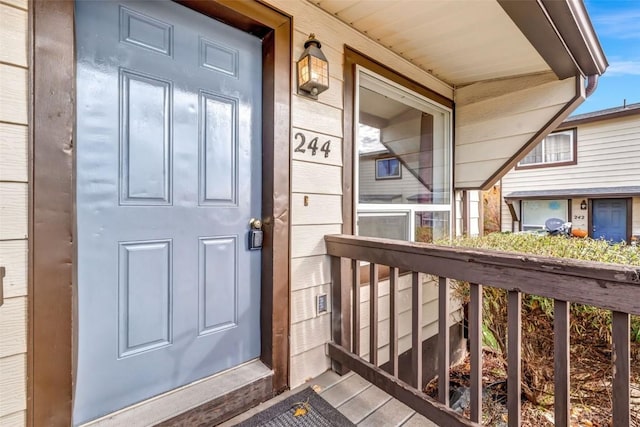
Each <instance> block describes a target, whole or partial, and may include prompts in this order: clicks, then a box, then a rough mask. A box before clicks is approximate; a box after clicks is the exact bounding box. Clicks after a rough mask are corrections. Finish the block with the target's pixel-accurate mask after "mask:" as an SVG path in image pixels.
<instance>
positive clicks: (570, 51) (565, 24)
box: [497, 0, 609, 80]
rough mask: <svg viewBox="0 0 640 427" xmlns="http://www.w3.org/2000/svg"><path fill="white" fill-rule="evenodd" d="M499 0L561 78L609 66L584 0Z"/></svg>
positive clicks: (585, 73)
mask: <svg viewBox="0 0 640 427" xmlns="http://www.w3.org/2000/svg"><path fill="white" fill-rule="evenodd" d="M497 1H498V3H499V4H500V6H501V7H502V8H503V9H504V11H505V12H506V13H507V15H509V17H510V18H511V20H512V21H513V22H514V23H515V24H516V26H517V27H518V28H519V29H520V31H521V32H522V34H524V36H525V37H526V38H527V39H528V40H529V42H530V43H531V44H532V46H533V47H534V48H535V49H536V50H537V51H538V53H539V54H540V56H542V58H543V59H544V60H545V62H546V63H547V64H549V66H550V67H551V69H552V70H553V72H554V73H555V74H556V76H557V77H558V78H559V79H560V80H563V79H566V78H568V77H574V76H577V75H582V76H584V77H587V76H591V75H602V74H603V73H604V72H605V70H606V69H607V67H608V66H609V63H608V62H607V59H606V57H605V54H604V51H603V50H602V46H601V45H600V42H599V41H598V37H597V35H596V33H595V31H594V29H593V25H592V24H591V20H590V19H589V15H588V13H587V10H586V8H585V6H584V3H583V1H582V0H528V1H518V0H497Z"/></svg>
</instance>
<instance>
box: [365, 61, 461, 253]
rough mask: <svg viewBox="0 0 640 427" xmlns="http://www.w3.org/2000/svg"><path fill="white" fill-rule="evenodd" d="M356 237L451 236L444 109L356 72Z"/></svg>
mask: <svg viewBox="0 0 640 427" xmlns="http://www.w3.org/2000/svg"><path fill="white" fill-rule="evenodd" d="M357 75H358V86H357V87H358V94H357V102H358V107H357V108H358V109H357V111H358V113H359V114H358V123H357V127H356V141H357V151H356V152H357V153H358V155H357V156H354V157H355V160H354V161H355V162H356V164H355V165H354V166H355V169H356V176H358V181H357V183H356V189H355V190H356V191H355V194H356V204H357V206H356V211H357V223H356V230H357V234H359V235H361V236H369V237H384V238H391V239H401V240H409V241H420V242H432V241H434V240H437V239H440V238H446V237H449V236H450V235H451V226H452V219H451V211H452V209H451V206H452V194H451V176H452V166H451V145H452V139H451V135H452V131H451V110H449V109H448V108H446V107H443V106H441V105H439V104H436V103H434V102H433V101H431V100H429V99H427V98H425V97H423V96H421V95H419V94H416V93H414V92H411V91H409V90H407V89H405V88H403V87H401V86H400V85H398V84H396V83H392V82H390V81H388V80H386V79H385V78H383V77H381V76H378V75H377V74H374V73H372V72H370V71H368V70H365V69H362V68H359V72H358V73H357Z"/></svg>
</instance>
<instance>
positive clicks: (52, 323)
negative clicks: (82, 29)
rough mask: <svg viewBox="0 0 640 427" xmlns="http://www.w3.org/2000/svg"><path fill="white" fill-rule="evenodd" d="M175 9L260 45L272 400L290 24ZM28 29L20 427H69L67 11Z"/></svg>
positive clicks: (284, 229)
mask: <svg viewBox="0 0 640 427" xmlns="http://www.w3.org/2000/svg"><path fill="white" fill-rule="evenodd" d="M180 3H181V4H183V5H185V6H187V7H189V8H191V9H194V10H196V11H198V12H200V13H202V14H204V15H207V16H209V17H212V18H214V19H218V20H220V21H223V22H225V23H227V24H229V25H232V26H234V27H236V28H239V29H241V30H243V31H246V32H249V33H251V34H255V35H257V36H259V37H261V38H262V40H263V105H262V108H263V128H262V134H263V172H262V175H263V176H262V192H263V193H262V209H263V219H264V221H263V222H264V248H263V250H262V289H261V309H260V311H261V314H260V320H261V340H262V345H261V355H260V359H261V360H262V362H263V363H264V364H266V365H267V366H269V367H270V368H271V369H272V370H273V371H274V376H273V379H272V381H273V392H276V393H277V392H280V391H282V390H284V389H286V388H287V387H288V378H289V309H288V307H289V295H290V294H289V289H290V286H289V250H290V247H289V232H290V231H289V228H290V227H289V212H290V209H289V198H290V196H289V194H290V193H289V185H290V183H289V175H290V156H289V151H290V142H289V141H290V117H291V114H290V107H291V64H292V62H291V61H292V60H291V38H292V17H291V16H289V15H286V14H284V13H282V12H280V11H278V10H275V9H273V8H271V7H270V6H268V5H265V4H264V3H260V2H258V1H242V2H241V1H234V0H211V1H208V2H203V1H197V0H186V1H181V2H180ZM29 24H30V25H29V28H30V58H29V61H30V68H29V82H30V95H29V96H30V102H29V103H30V111H29V123H30V124H31V126H30V130H29V132H30V135H29V148H30V153H29V159H30V172H29V174H30V179H29V258H28V277H29V296H28V306H29V309H28V344H27V350H28V356H27V378H28V380H27V425H29V426H44V425H46V426H68V425H70V424H71V416H72V401H73V400H72V399H73V378H74V371H75V369H74V366H75V348H76V345H75V340H76V337H75V332H74V326H73V325H74V323H75V320H76V310H75V308H76V303H77V302H76V300H75V293H76V292H75V268H76V265H75V264H76V260H75V255H74V254H75V251H76V246H75V206H74V193H75V189H74V184H75V174H74V168H75V159H74V149H73V147H74V142H75V141H74V137H75V135H74V130H75V120H76V117H75V85H76V76H75V38H74V2H73V1H70V0H63V1H31V2H30V12H29ZM283 307H286V308H284V309H283ZM176 415H178V414H176Z"/></svg>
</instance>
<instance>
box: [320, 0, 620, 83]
mask: <svg viewBox="0 0 640 427" xmlns="http://www.w3.org/2000/svg"><path fill="white" fill-rule="evenodd" d="M309 3H311V4H313V5H314V6H317V7H319V8H320V9H322V10H324V11H325V12H327V13H329V14H331V15H332V16H334V17H335V18H337V19H339V20H341V21H343V22H345V23H346V24H348V25H349V26H350V27H352V28H354V29H356V30H358V31H359V32H361V33H363V34H365V35H366V36H367V37H369V38H371V39H373V40H375V41H376V42H378V43H379V44H381V45H382V46H385V47H386V48H387V49H389V50H391V51H393V52H395V53H396V54H398V55H399V56H401V57H403V58H405V59H406V60H408V61H409V62H411V63H413V64H415V65H416V66H418V67H420V68H422V69H423V70H424V71H426V72H428V73H429V74H432V75H433V76H435V77H437V78H439V79H440V80H442V81H444V82H446V83H448V84H449V85H451V86H452V87H459V86H463V85H468V84H472V83H475V82H479V81H485V80H492V79H501V78H510V77H514V76H520V75H527V74H535V73H541V72H546V71H549V70H552V71H553V72H554V73H555V74H556V76H557V77H558V78H559V79H564V78H567V77H572V76H577V75H583V76H588V75H593V74H602V73H603V72H604V70H605V69H606V67H607V65H608V64H607V62H606V58H605V55H604V53H603V51H602V48H601V47H600V44H599V42H598V39H597V36H596V34H595V32H594V30H593V27H592V25H591V22H590V20H589V17H588V14H587V12H586V9H585V7H584V4H583V3H582V0H481V1H475V0H458V1H449V0H430V1H370V0H309ZM345 42H347V44H348V41H345Z"/></svg>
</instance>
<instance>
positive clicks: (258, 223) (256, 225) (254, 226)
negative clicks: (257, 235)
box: [249, 218, 262, 230]
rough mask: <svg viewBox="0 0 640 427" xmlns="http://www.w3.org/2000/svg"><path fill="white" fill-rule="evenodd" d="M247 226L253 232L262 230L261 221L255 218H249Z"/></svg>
mask: <svg viewBox="0 0 640 427" xmlns="http://www.w3.org/2000/svg"><path fill="white" fill-rule="evenodd" d="M249 225H250V226H251V228H252V229H253V230H260V229H261V228H262V221H260V220H259V219H256V218H251V221H249Z"/></svg>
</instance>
